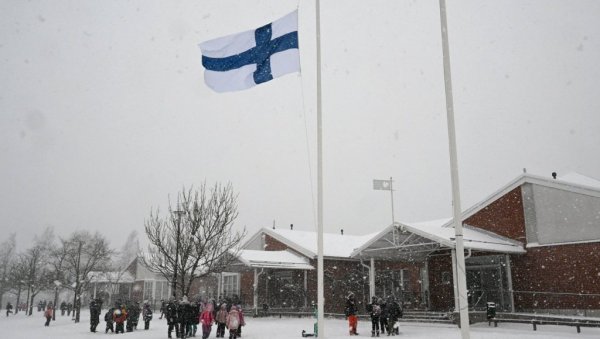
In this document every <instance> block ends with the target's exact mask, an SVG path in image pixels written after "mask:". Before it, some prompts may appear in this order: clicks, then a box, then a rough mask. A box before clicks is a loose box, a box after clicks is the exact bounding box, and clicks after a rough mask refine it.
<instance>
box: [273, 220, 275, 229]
mask: <svg viewBox="0 0 600 339" xmlns="http://www.w3.org/2000/svg"><path fill="white" fill-rule="evenodd" d="M273 229H275V219H273Z"/></svg>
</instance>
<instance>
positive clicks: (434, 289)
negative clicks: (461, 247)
mask: <svg viewBox="0 0 600 339" xmlns="http://www.w3.org/2000/svg"><path fill="white" fill-rule="evenodd" d="M438 254H439V255H438ZM438 254H436V255H435V256H431V257H430V258H429V262H428V266H427V267H428V270H429V296H430V301H431V310H432V311H449V310H451V309H453V308H454V284H453V281H452V257H451V256H450V253H445V254H444V253H438ZM444 276H445V278H446V281H444V279H443V278H444Z"/></svg>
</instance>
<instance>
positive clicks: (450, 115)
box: [439, 0, 470, 339]
mask: <svg viewBox="0 0 600 339" xmlns="http://www.w3.org/2000/svg"><path fill="white" fill-rule="evenodd" d="M439 2H440V21H441V30H442V51H443V56H444V85H445V90H446V113H447V120H448V146H449V150H450V176H451V180H452V205H453V207H454V208H453V216H454V234H455V237H456V268H453V269H456V270H457V278H458V279H457V280H458V305H459V310H460V329H461V334H462V338H463V339H469V338H470V332H469V303H468V301H467V282H466V271H465V250H464V244H463V228H462V220H461V219H462V218H461V213H462V211H461V207H460V186H459V181H458V156H457V153H456V131H455V127H454V101H453V98H452V77H451V73H450V48H449V45H448V23H447V19H446V0H439Z"/></svg>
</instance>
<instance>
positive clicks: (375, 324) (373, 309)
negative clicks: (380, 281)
mask: <svg viewBox="0 0 600 339" xmlns="http://www.w3.org/2000/svg"><path fill="white" fill-rule="evenodd" d="M367 313H369V315H370V316H371V337H375V336H377V337H379V320H380V317H381V306H380V305H379V304H378V303H377V297H376V296H372V297H371V303H370V304H368V305H367Z"/></svg>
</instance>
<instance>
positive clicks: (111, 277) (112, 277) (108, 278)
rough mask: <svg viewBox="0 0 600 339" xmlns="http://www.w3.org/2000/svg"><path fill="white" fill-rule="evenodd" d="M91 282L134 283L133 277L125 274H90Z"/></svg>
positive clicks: (127, 273)
mask: <svg viewBox="0 0 600 339" xmlns="http://www.w3.org/2000/svg"><path fill="white" fill-rule="evenodd" d="M88 276H89V277H90V281H91V282H93V283H108V282H110V283H117V282H119V283H132V282H133V281H134V279H133V276H132V275H131V274H130V273H129V272H127V271H125V272H90V273H89V274H88Z"/></svg>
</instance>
